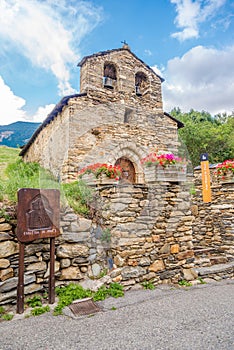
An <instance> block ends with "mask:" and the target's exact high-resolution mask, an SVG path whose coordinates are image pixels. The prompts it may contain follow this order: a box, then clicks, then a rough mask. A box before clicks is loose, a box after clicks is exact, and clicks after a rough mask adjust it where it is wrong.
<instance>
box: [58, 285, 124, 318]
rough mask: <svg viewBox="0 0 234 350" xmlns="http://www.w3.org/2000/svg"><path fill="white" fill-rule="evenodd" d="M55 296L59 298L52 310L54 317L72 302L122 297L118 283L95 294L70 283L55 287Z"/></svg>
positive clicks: (100, 289)
mask: <svg viewBox="0 0 234 350" xmlns="http://www.w3.org/2000/svg"><path fill="white" fill-rule="evenodd" d="M55 291H56V294H57V295H58V297H59V302H58V305H57V306H56V307H55V309H54V315H61V314H62V309H63V308H64V307H65V306H68V305H70V304H71V303H72V302H73V301H74V300H77V299H84V298H88V297H89V298H93V300H94V301H100V300H104V299H106V298H107V297H108V296H112V297H114V298H119V297H122V296H123V295H124V292H123V286H121V285H120V284H119V283H111V284H110V286H109V287H107V286H102V287H100V288H99V289H98V291H97V292H92V291H91V290H89V289H84V288H83V287H82V286H80V285H79V284H74V283H70V284H69V285H68V286H64V287H56V288H55Z"/></svg>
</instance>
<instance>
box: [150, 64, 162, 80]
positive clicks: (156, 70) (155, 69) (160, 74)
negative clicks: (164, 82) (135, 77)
mask: <svg viewBox="0 0 234 350" xmlns="http://www.w3.org/2000/svg"><path fill="white" fill-rule="evenodd" d="M150 68H151V69H153V71H154V72H155V73H156V74H158V75H159V76H160V77H161V78H163V72H164V70H165V68H164V67H161V68H159V67H158V66H157V65H156V64H155V65H154V66H152V67H150Z"/></svg>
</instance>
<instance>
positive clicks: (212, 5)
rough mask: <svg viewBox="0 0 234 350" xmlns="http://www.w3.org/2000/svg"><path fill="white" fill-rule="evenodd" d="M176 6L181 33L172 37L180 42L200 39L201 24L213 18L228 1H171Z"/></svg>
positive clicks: (176, 20)
mask: <svg viewBox="0 0 234 350" xmlns="http://www.w3.org/2000/svg"><path fill="white" fill-rule="evenodd" d="M170 1H171V3H172V4H175V6H176V12H177V16H176V19H175V24H176V26H177V27H178V28H180V29H181V31H178V32H175V33H173V34H172V35H171V36H172V37H173V38H176V39H178V40H180V41H184V40H187V39H191V38H198V37H199V24H200V23H202V22H204V21H206V20H208V19H209V18H212V17H213V16H214V15H215V14H216V13H217V10H218V9H220V7H221V6H223V5H224V4H225V2H226V0H195V1H193V0H170Z"/></svg>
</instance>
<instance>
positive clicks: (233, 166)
mask: <svg viewBox="0 0 234 350" xmlns="http://www.w3.org/2000/svg"><path fill="white" fill-rule="evenodd" d="M216 169H217V171H216V175H217V177H218V181H221V182H234V159H227V160H225V161H224V162H222V163H221V164H218V165H217V166H216Z"/></svg>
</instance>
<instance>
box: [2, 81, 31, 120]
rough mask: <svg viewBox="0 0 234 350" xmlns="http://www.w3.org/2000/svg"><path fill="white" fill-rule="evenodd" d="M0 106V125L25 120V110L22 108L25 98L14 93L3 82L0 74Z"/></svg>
mask: <svg viewBox="0 0 234 350" xmlns="http://www.w3.org/2000/svg"><path fill="white" fill-rule="evenodd" d="M0 106H1V118H0V125H5V124H10V123H13V122H16V121H18V120H19V121H25V118H26V112H25V111H24V110H23V109H22V108H23V107H24V106H25V100H24V99H23V98H22V97H19V96H16V95H14V93H13V91H12V90H11V89H10V87H9V86H7V85H6V84H5V82H4V80H3V79H2V77H1V76H0Z"/></svg>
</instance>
